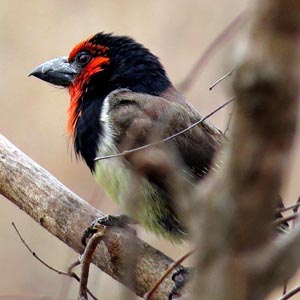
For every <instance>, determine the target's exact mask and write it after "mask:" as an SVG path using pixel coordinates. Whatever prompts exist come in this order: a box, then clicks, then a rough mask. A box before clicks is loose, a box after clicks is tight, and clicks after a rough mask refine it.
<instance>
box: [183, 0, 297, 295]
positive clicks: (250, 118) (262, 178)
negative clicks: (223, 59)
mask: <svg viewBox="0 0 300 300" xmlns="http://www.w3.org/2000/svg"><path fill="white" fill-rule="evenodd" d="M256 5H257V7H256V10H254V11H253V14H252V16H251V21H250V24H249V25H250V26H249V28H248V30H247V32H246V33H245V35H244V36H243V38H242V39H241V40H240V42H239V45H238V46H237V47H236V53H233V55H235V56H234V62H233V63H230V65H234V66H235V72H234V74H233V75H232V77H233V80H232V84H233V87H232V90H231V91H230V94H232V93H234V96H235V97H236V102H235V104H236V107H235V110H234V119H233V120H234V123H233V126H232V132H231V137H230V138H231V140H230V143H229V144H228V145H227V146H226V148H225V149H224V151H223V153H222V161H223V164H222V168H221V170H220V171H219V172H218V173H214V174H211V175H210V177H208V178H206V180H205V182H202V183H200V184H199V186H198V194H197V197H194V198H189V199H188V200H190V203H188V204H186V203H183V204H184V206H183V204H182V210H185V212H186V214H187V216H188V218H189V220H190V225H191V232H192V233H194V237H195V243H196V245H197V250H198V251H197V253H196V260H197V263H196V270H197V271H196V278H195V283H194V290H193V291H194V292H193V299H198V300H199V299H205V300H209V299H214V300H215V299H223V300H227V299H228V300H229V299H235V300H242V299H243V300H244V299H263V298H264V297H265V296H266V295H267V294H268V293H269V292H270V291H271V290H272V289H274V288H275V287H276V286H277V285H279V284H283V283H284V282H285V281H286V280H287V279H288V278H289V277H290V276H291V275H293V274H294V272H295V269H296V268H297V267H298V266H299V264H300V261H299V258H297V257H296V253H298V254H299V251H300V249H299V248H300V240H299V236H300V234H299V232H300V230H299V229H295V232H294V233H293V234H291V235H290V236H288V237H286V238H285V239H284V240H282V243H283V244H282V246H280V247H278V246H276V242H275V241H273V239H274V229H273V228H272V221H273V215H274V212H275V210H276V206H277V205H278V203H277V201H278V195H279V192H280V187H281V184H282V181H283V177H284V174H285V172H286V170H287V158H288V157H289V154H290V149H291V145H292V141H293V137H294V134H295V130H296V120H297V114H298V106H299V103H298V102H299V101H298V95H299V69H300V47H299V46H300V2H299V1H293V0H286V1H281V0H265V1H262V0H261V1H257V2H256ZM186 202H187V201H186ZM199 203H200V207H199ZM203 203H207V204H206V205H204V204H203ZM180 204H181V203H180ZM199 228H201V232H200V234H199ZM287 254H288V255H287ZM290 256H291V258H290ZM298 256H299V255H298ZM271 258H272V259H271ZM283 266H285V267H283ZM272 272H273V274H272Z"/></svg>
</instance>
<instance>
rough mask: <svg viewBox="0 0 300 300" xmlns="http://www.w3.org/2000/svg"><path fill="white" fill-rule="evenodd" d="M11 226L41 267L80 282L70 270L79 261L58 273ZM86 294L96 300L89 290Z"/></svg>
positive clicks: (13, 224)
mask: <svg viewBox="0 0 300 300" xmlns="http://www.w3.org/2000/svg"><path fill="white" fill-rule="evenodd" d="M12 226H13V228H14V229H15V231H16V232H17V234H18V236H19V238H20V240H21V242H22V243H23V244H24V245H25V247H26V248H27V250H28V251H29V252H30V253H31V254H32V255H33V257H34V258H36V259H37V260H38V261H39V262H40V263H41V264H42V265H44V266H45V267H46V268H48V269H50V270H51V271H53V272H55V273H57V274H59V275H64V276H68V277H71V278H74V279H75V280H77V281H78V282H80V278H79V277H78V275H77V274H76V273H74V272H72V269H73V268H74V267H75V266H77V265H78V264H80V261H79V260H76V261H75V262H74V263H73V264H72V265H71V266H70V267H69V268H68V271H67V272H64V271H60V270H58V269H56V268H53V267H52V266H50V265H49V264H47V263H46V262H45V261H44V260H42V259H41V258H40V257H39V256H38V255H37V254H36V252H34V251H33V250H32V249H31V248H30V247H29V245H28V244H27V243H26V241H25V240H24V239H23V237H22V235H21V233H20V231H19V230H18V228H17V226H16V225H15V223H14V222H12ZM86 292H87V293H88V294H90V296H91V297H92V298H93V299H94V300H97V298H96V297H95V296H94V295H93V293H92V292H91V291H90V290H89V289H86Z"/></svg>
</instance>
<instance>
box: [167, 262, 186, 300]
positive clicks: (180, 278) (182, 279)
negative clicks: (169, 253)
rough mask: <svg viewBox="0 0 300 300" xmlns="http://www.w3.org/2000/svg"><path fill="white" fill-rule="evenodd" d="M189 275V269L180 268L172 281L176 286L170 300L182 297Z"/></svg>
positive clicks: (169, 297)
mask: <svg viewBox="0 0 300 300" xmlns="http://www.w3.org/2000/svg"><path fill="white" fill-rule="evenodd" d="M188 274H189V271H188V269H187V268H184V267H180V268H178V270H177V271H176V272H175V273H174V274H173V275H172V280H173V281H174V286H173V288H172V290H171V292H170V294H169V296H168V299H169V300H172V299H176V298H179V297H181V294H182V293H181V291H182V289H183V287H184V285H185V283H186V279H187V276H188Z"/></svg>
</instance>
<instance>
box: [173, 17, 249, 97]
mask: <svg viewBox="0 0 300 300" xmlns="http://www.w3.org/2000/svg"><path fill="white" fill-rule="evenodd" d="M247 15H248V13H247V12H246V11H244V12H242V13H241V14H239V15H238V16H237V17H236V18H235V19H234V20H233V21H232V22H231V23H230V24H229V25H228V26H227V27H226V28H225V29H224V30H223V31H222V32H221V34H220V35H219V36H217V37H216V38H215V39H214V40H213V42H212V43H211V44H210V45H209V46H208V48H207V49H206V50H205V51H204V53H203V54H202V55H201V56H200V58H199V59H198V61H197V62H196V63H195V65H194V66H193V68H192V70H191V71H190V73H189V74H188V75H187V76H186V78H185V79H184V80H183V81H182V82H181V83H180V84H178V90H179V91H181V92H186V91H187V90H188V89H189V88H191V86H192V84H193V83H194V81H195V79H196V78H197V75H198V74H199V72H200V71H201V70H202V68H203V67H204V66H205V64H207V62H208V60H209V58H210V57H211V56H212V55H213V53H214V52H215V51H216V50H218V49H219V47H220V46H221V45H222V44H223V43H225V42H226V41H228V40H229V38H230V37H232V36H233V35H234V34H235V32H236V31H238V30H239V29H240V27H241V25H242V24H243V23H245V21H246V20H247Z"/></svg>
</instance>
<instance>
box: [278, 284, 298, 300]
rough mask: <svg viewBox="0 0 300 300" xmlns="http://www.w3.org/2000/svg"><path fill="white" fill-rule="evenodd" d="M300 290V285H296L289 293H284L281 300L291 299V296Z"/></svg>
mask: <svg viewBox="0 0 300 300" xmlns="http://www.w3.org/2000/svg"><path fill="white" fill-rule="evenodd" d="M299 292H300V285H298V286H296V287H294V288H293V289H291V290H290V291H288V292H287V293H285V294H284V295H282V296H281V297H280V298H279V300H287V299H290V298H291V297H293V296H295V295H296V294H297V293H299Z"/></svg>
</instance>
